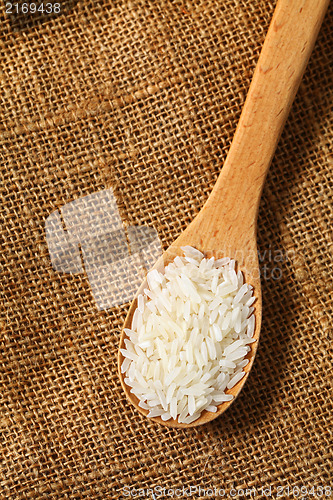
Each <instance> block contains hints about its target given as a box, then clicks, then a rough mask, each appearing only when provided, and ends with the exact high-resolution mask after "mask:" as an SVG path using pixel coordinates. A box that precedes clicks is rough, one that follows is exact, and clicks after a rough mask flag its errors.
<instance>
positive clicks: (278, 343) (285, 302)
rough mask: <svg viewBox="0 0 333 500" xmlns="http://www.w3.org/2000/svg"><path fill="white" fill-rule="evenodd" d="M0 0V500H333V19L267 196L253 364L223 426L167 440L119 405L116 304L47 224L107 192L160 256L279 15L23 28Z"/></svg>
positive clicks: (121, 312)
mask: <svg viewBox="0 0 333 500" xmlns="http://www.w3.org/2000/svg"><path fill="white" fill-rule="evenodd" d="M5 4H6V2H1V7H0V8H1V15H0V30H1V38H0V81H1V93H0V116H1V124H0V140H1V170H0V176H1V186H0V188H1V206H0V218H1V264H0V266H1V267H0V271H1V337H0V341H1V351H0V356H1V358H0V366H1V374H0V376H1V388H0V398H1V399H0V401H1V411H0V426H1V449H0V460H1V479H0V498H1V500H2V499H6V500H16V499H52V500H55V499H65V498H71V499H91V500H93V499H125V498H134V497H136V498H163V499H166V498H170V497H172V495H173V496H174V497H177V498H181V499H185V498H189V495H190V494H191V495H192V496H191V497H192V498H193V499H197V498H204V495H206V498H208V497H209V496H210V498H222V497H223V496H224V498H241V497H242V496H244V497H245V498H254V497H256V498H266V497H268V496H270V497H271V498H278V497H280V498H287V497H289V498H292V497H294V498H296V496H297V494H298V493H299V494H298V497H299V498H310V499H311V498H321V497H324V498H327V497H328V495H329V493H330V491H332V490H330V486H332V485H331V484H330V481H331V476H332V436H331V433H332V390H331V389H332V388H331V377H332V349H331V342H332V336H331V332H332V330H331V325H332V310H333V300H332V254H331V251H332V237H331V234H332V233H331V227H330V226H331V222H332V219H331V215H332V214H331V212H332V191H331V190H332V174H331V171H332V164H333V157H332V151H333V140H332V125H333V123H332V119H333V116H332V94H333V92H332V89H333V85H332V83H333V74H332V67H333V64H332V63H333V8H332V5H331V6H330V8H329V10H328V12H327V15H326V17H325V20H324V23H323V25H322V28H321V31H320V34H319V37H318V40H317V43H316V46H315V49H314V52H313V54H312V57H311V60H310V62H309V65H308V67H307V70H306V73H305V75H304V78H303V80H302V83H301V86H300V89H299V91H298V94H297V97H296V100H295V103H294V105H293V108H292V111H291V114H290V116H289V119H288V121H287V124H286V126H285V129H284V132H283V135H282V138H281V140H280V143H279V146H278V149H277V152H276V154H275V157H274V161H273V163H272V166H271V169H270V171H269V174H268V178H267V181H266V184H265V188H264V192H263V197H262V202H261V206H260V213H259V222H258V225H259V227H258V248H259V259H260V265H261V271H262V287H263V325H262V334H261V340H260V344H259V348H258V354H257V358H256V360H255V363H254V367H253V370H252V372H251V374H250V377H249V379H248V381H247V383H246V386H245V389H244V390H243V391H242V394H241V395H240V397H239V398H238V399H237V400H236V401H235V403H234V404H233V405H232V406H231V407H230V408H229V410H228V411H227V412H226V413H225V414H224V415H223V416H222V417H221V418H219V419H217V420H216V421H214V422H212V423H210V424H208V425H206V426H203V427H198V428H191V429H188V430H177V429H168V428H166V427H162V426H159V425H157V424H155V423H153V422H151V421H148V420H147V419H146V418H144V417H142V416H141V415H140V414H139V413H138V412H136V411H135V410H134V409H133V408H132V406H131V405H130V404H129V403H128V402H127V400H126V399H125V397H124V394H123V391H122V389H121V386H120V383H119V380H118V377H117V349H118V343H119V335H120V330H121V325H122V323H123V321H124V318H125V315H126V312H127V310H128V307H129V303H128V302H126V303H124V304H118V305H116V306H113V307H111V308H104V309H99V308H98V307H97V305H96V301H95V299H94V296H93V294H92V288H91V283H90V281H89V279H88V277H87V273H85V272H75V273H69V272H62V271H61V270H56V269H55V268H54V265H53V264H52V262H51V259H50V253H49V248H48V242H47V239H46V230H45V223H46V221H47V219H48V217H49V216H50V214H52V213H54V212H56V211H58V213H60V212H59V211H61V209H62V207H64V206H65V205H66V204H68V203H71V202H73V201H75V200H79V199H82V198H83V197H86V196H88V195H92V194H94V193H99V192H102V191H103V190H108V189H112V191H113V193H114V195H115V197H116V200H117V204H118V208H119V213H120V215H121V218H122V221H123V222H124V223H125V224H126V225H127V226H145V225H146V226H149V227H152V228H154V229H155V230H156V231H157V234H158V237H159V239H160V241H161V242H162V247H163V248H164V249H165V248H167V246H168V245H169V244H170V243H171V242H172V241H173V240H174V239H175V238H176V237H177V235H179V233H180V232H181V231H182V230H183V229H184V228H185V227H186V226H187V225H188V224H189V222H190V221H191V220H192V219H193V217H194V216H195V215H196V214H197V213H198V211H199V210H200V208H201V207H202V205H203V203H204V202H205V200H206V199H207V197H208V195H209V193H210V192H211V190H212V187H213V185H214V182H215V181H216V179H217V176H218V173H219V171H220V169H221V167H222V165H223V160H224V158H225V156H226V153H227V151H228V147H229V145H230V143H231V140H232V136H233V133H234V131H235V127H236V124H237V121H238V118H239V116H240V112H241V109H242V105H243V103H244V99H245V96H246V93H247V90H248V87H249V84H250V80H251V76H252V74H253V70H254V67H255V63H256V61H257V58H258V55H259V52H260V48H261V46H262V43H263V41H264V38H265V33H266V31H267V29H268V26H269V22H270V20H271V16H272V13H273V10H274V6H275V2H274V1H270V0H267V1H263V0H205V1H203V0H191V1H188V0H175V1H167V0H132V1H130V0H98V1H96V0H78V1H64V2H61V12H60V13H53V14H46V13H44V14H42V13H39V14H29V15H28V14H23V13H22V12H21V13H19V14H17V13H16V12H15V10H14V9H15V7H13V8H12V13H11V14H10V13H6V12H5V10H6V5H5ZM37 4H38V5H39V3H38V2H37ZM291 36H292V33H291ZM59 220H60V219H59ZM62 223H63V221H62ZM91 225H92V226H93V225H94V223H93V220H91ZM119 286H121V285H119ZM163 488H165V490H164V491H163ZM288 488H289V493H288ZM293 488H294V490H293ZM321 488H322V489H321ZM147 490H148V491H147ZM237 490H238V491H237ZM246 490H247V491H246ZM249 490H251V492H250V491H249ZM135 495H136V496H135ZM139 495H140V496H139ZM289 495H291V496H289Z"/></svg>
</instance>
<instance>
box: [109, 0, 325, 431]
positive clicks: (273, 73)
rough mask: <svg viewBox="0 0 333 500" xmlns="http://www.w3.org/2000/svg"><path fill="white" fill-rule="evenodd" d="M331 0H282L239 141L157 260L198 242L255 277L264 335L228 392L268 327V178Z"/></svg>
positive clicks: (221, 407) (235, 389) (134, 401)
mask: <svg viewBox="0 0 333 500" xmlns="http://www.w3.org/2000/svg"><path fill="white" fill-rule="evenodd" d="M328 4H329V0H279V1H278V2H277V6H276V9H275V12H274V15H273V18H272V21H271V24H270V27H269V30H268V33H267V36H266V39H265V42H264V45H263V48H262V51H261V54H260V57H259V61H258V63H257V66H256V69H255V72H254V76H253V80H252V83H251V86H250V90H249V93H248V96H247V99H246V101H245V105H244V108H243V111H242V115H241V117H240V121H239V124H238V127H237V129H236V132H235V136H234V139H233V142H232V144H231V147H230V150H229V153H228V156H227V158H226V161H225V163H224V165H223V169H222V171H221V173H220V175H219V177H218V179H217V182H216V184H215V186H214V188H213V191H212V193H211V195H210V196H209V198H208V200H207V201H206V203H205V204H204V206H203V208H202V209H201V211H200V212H199V214H198V215H197V216H196V217H195V219H194V220H193V221H192V222H191V224H190V225H189V226H188V227H187V229H186V230H185V231H184V232H183V233H182V234H181V235H180V236H179V237H178V238H177V239H176V240H175V242H174V243H173V244H172V245H171V246H170V247H169V248H168V249H167V250H166V252H165V253H164V254H163V256H162V258H161V259H160V260H159V261H158V262H157V263H156V265H155V266H154V267H157V268H163V266H164V265H167V264H168V263H169V262H170V261H171V260H173V259H174V257H175V256H176V255H179V254H182V251H181V249H180V247H182V246H185V245H191V246H193V247H195V248H197V249H198V250H200V251H202V252H204V253H205V254H207V256H211V255H214V256H215V257H216V258H221V257H223V256H225V257H231V258H234V259H235V260H236V261H237V265H238V269H241V271H242V272H243V274H244V277H245V280H246V282H247V283H250V284H252V286H253V288H254V295H255V296H256V302H255V311H254V314H255V319H256V328H255V334H254V338H255V339H257V342H255V343H253V344H251V347H252V349H251V351H250V352H249V354H248V358H249V360H250V361H249V363H248V365H247V366H246V367H245V368H244V371H245V372H246V374H245V376H244V377H243V379H242V380H241V381H240V382H238V384H236V385H235V386H234V387H233V388H232V389H231V390H229V391H228V392H229V393H230V394H233V395H234V397H236V396H237V395H238V394H239V392H240V390H241V388H242V387H243V385H244V383H245V381H246V379H247V377H248V374H249V371H250V369H251V367H252V364H253V360H254V357H255V353H256V349H257V345H258V339H259V333H260V326H261V310H262V303H261V286H260V272H259V263H258V252H257V244H256V227H257V215H258V208H259V202H260V197H261V193H262V189H263V184H264V181H265V177H266V174H267V171H268V168H269V166H270V163H271V160H272V157H273V154H274V152H275V149H276V146H277V143H278V140H279V137H280V134H281V131H282V128H283V125H284V123H285V121H286V118H287V116H288V113H289V110H290V107H291V104H292V102H293V99H294V97H295V94H296V91H297V88H298V86H299V83H300V80H301V77H302V74H303V72H304V69H305V67H306V64H307V61H308V59H309V57H310V54H311V51H312V49H313V46H314V42H315V40H316V37H317V34H318V31H319V28H320V25H321V22H322V20H323V17H324V14H325V11H326V9H327V7H328ZM146 287H147V284H146V282H144V283H142V285H141V287H140V289H139V290H138V294H139V293H141V292H142V291H143V289H144V288H146ZM136 307H137V300H136V298H135V299H134V301H133V303H132V305H131V307H130V309H129V312H128V315H127V317H126V320H125V324H124V328H130V327H131V322H132V316H133V313H134V311H135V309H136ZM125 338H126V334H125V333H124V331H122V335H121V340H120V348H124V347H125V345H124V340H125ZM122 362H123V355H122V354H121V353H120V352H119V355H118V371H119V377H120V381H121V384H122V386H123V388H124V391H125V394H126V396H127V398H128V399H129V401H130V402H131V403H132V404H133V405H134V406H135V408H137V410H138V411H139V412H141V413H142V414H144V415H147V413H148V411H147V410H144V409H142V408H141V407H139V406H138V399H137V398H136V397H135V396H134V395H133V394H132V393H130V387H128V386H127V385H126V384H125V382H124V375H123V374H122V373H121V371H120V367H121V364H122ZM234 399H235V398H234ZM233 401H234V400H233ZM230 404H231V402H225V403H222V404H220V405H219V406H218V410H217V412H216V413H211V412H207V411H204V412H203V413H202V414H201V416H200V417H199V418H198V419H197V420H196V421H194V422H193V423H191V424H181V423H178V421H175V420H167V421H165V422H164V421H162V419H161V418H160V417H156V418H153V419H152V420H154V421H156V422H159V423H161V424H163V425H166V426H169V427H192V426H197V425H200V424H204V423H206V422H209V421H210V420H213V419H215V418H216V417H218V416H220V415H221V413H223V412H224V411H225V410H226V409H227V408H228V407H229V406H230Z"/></svg>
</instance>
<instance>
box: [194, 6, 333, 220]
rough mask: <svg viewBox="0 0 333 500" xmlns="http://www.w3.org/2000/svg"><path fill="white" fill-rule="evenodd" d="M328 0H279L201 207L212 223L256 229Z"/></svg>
mask: <svg viewBox="0 0 333 500" xmlns="http://www.w3.org/2000/svg"><path fill="white" fill-rule="evenodd" d="M328 5H329V0H278V2H277V6H276V8H275V12H274V15H273V18H272V21H271V24H270V27H269V30H268V33H267V36H266V39H265V42H264V45H263V48H262V51H261V54H260V57H259V60H258V63H257V66H256V69H255V72H254V76H253V79H252V83H251V86H250V89H249V93H248V96H247V98H246V101H245V104H244V108H243V111H242V114H241V117H240V121H239V124H238V127H237V129H236V132H235V135H234V139H233V142H232V144H231V147H230V150H229V153H228V156H227V158H226V161H225V164H224V166H223V169H222V171H221V174H220V176H219V178H218V180H217V183H216V184H215V187H214V189H213V191H212V193H211V196H210V197H209V199H208V200H207V202H206V205H207V207H204V208H207V209H208V208H210V209H213V214H212V216H213V218H214V220H215V223H217V227H218V226H219V220H220V221H221V223H222V226H223V227H225V223H226V220H227V221H230V223H231V224H235V221H237V226H238V227H247V228H250V227H252V228H253V230H255V227H256V220H257V214H258V207H259V202H260V196H261V192H262V188H263V184H264V180H265V177H266V174H267V171H268V168H269V166H270V163H271V160H272V157H273V154H274V152H275V149H276V146H277V143H278V140H279V138H280V134H281V131H282V128H283V125H284V123H285V121H286V118H287V116H288V113H289V110H290V107H291V104H292V102H293V99H294V97H295V94H296V91H297V89H298V86H299V83H300V80H301V77H302V75H303V72H304V70H305V67H306V64H307V62H308V60H309V57H310V54H311V51H312V49H313V46H314V43H315V40H316V37H317V34H318V31H319V28H320V25H321V22H322V20H323V17H324V14H325V11H326V9H327V7H328ZM205 211H206V210H203V212H205ZM206 215H207V212H206Z"/></svg>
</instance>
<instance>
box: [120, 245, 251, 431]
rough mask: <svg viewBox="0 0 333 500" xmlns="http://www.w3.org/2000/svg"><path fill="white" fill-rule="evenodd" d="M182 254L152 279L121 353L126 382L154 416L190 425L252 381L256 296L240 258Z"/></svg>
mask: <svg viewBox="0 0 333 500" xmlns="http://www.w3.org/2000/svg"><path fill="white" fill-rule="evenodd" d="M182 250H183V252H184V256H183V257H176V258H175V259H174V261H173V262H171V263H170V264H169V265H168V266H166V267H165V270H164V274H161V273H159V272H158V271H157V270H156V269H155V270H153V271H150V272H149V273H148V275H147V283H148V288H147V289H145V290H144V293H143V294H142V295H139V297H138V300H137V309H136V310H135V312H134V315H133V320H132V327H131V329H128V328H126V329H125V333H126V335H127V337H128V338H127V339H126V340H125V346H126V349H120V351H121V353H122V355H123V356H124V361H123V363H122V365H121V372H122V373H125V378H124V381H125V383H126V385H127V386H129V387H131V392H132V393H133V394H135V396H136V397H137V398H138V399H139V406H140V407H141V408H144V409H146V410H149V412H148V415H147V416H148V417H161V419H162V420H164V421H166V420H169V419H174V420H177V419H178V422H180V423H181V422H182V423H187V424H189V423H191V422H194V421H195V420H196V419H198V418H199V417H200V415H201V413H202V411H204V410H207V411H210V412H216V411H217V405H219V404H221V403H222V402H224V401H231V400H232V399H233V396H232V395H231V394H227V393H226V390H228V389H231V388H232V387H233V386H234V385H235V384H237V382H239V381H240V380H241V379H242V377H243V376H244V375H245V373H244V371H243V368H244V367H245V366H246V365H247V363H248V362H249V360H248V359H246V356H247V354H248V353H249V351H250V347H249V344H251V343H252V342H254V339H253V338H252V337H253V334H254V327H255V318H254V314H253V309H254V308H253V307H251V306H252V304H253V303H254V301H255V297H254V296H253V290H252V286H251V285H248V284H246V283H244V279H243V274H242V273H241V271H238V272H236V270H235V261H234V260H230V259H229V258H224V259H219V260H215V259H214V257H212V258H210V259H207V258H205V257H204V255H203V254H202V253H201V252H199V251H198V250H197V249H195V248H192V247H189V246H186V247H182Z"/></svg>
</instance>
